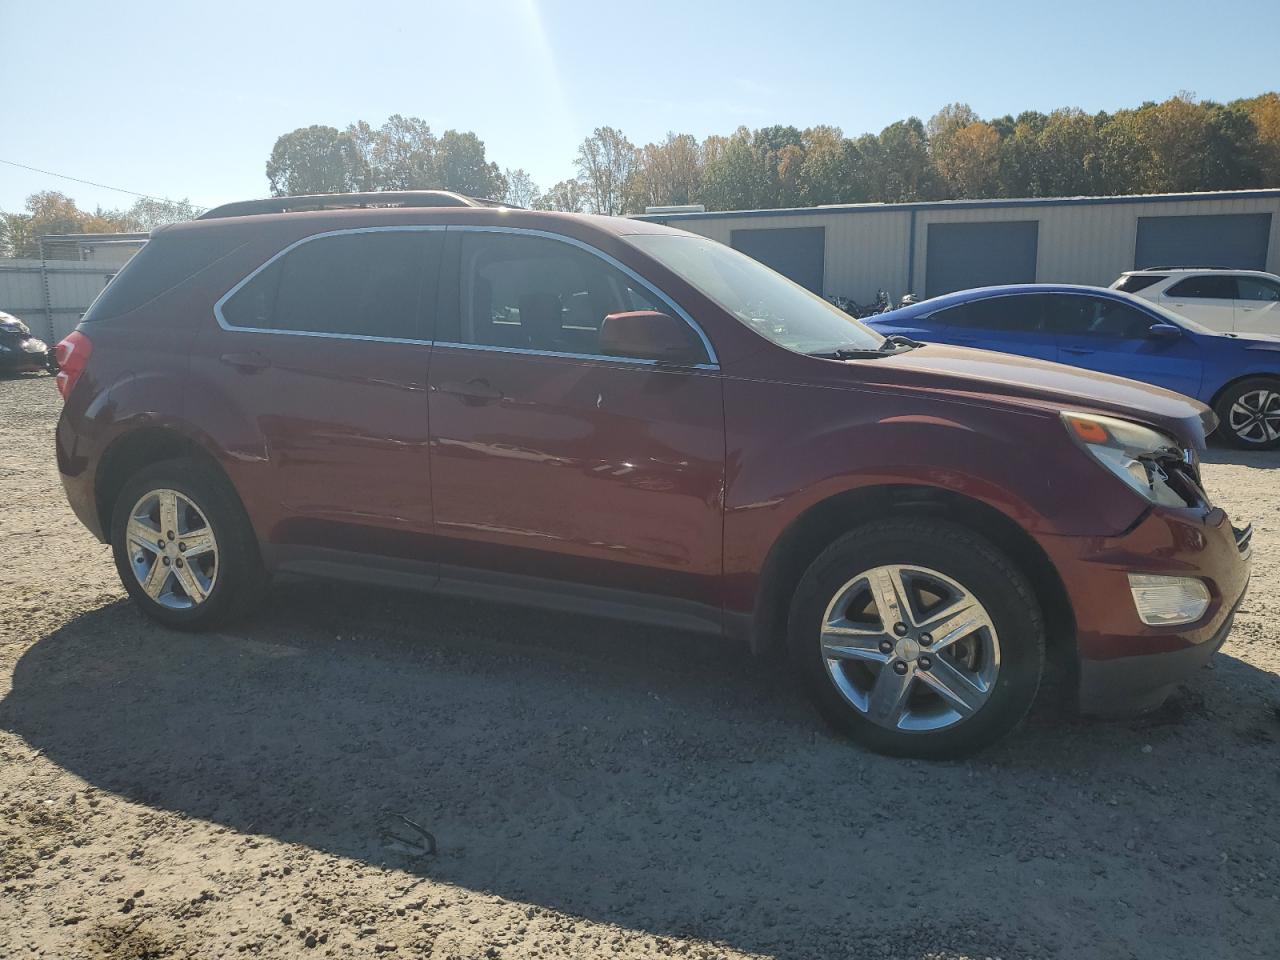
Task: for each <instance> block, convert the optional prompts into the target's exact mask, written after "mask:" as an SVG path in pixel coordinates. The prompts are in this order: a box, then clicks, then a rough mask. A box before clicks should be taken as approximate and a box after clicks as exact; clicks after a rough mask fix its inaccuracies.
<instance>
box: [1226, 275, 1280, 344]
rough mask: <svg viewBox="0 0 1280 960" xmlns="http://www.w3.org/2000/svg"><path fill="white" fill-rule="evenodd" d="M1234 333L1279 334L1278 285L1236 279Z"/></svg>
mask: <svg viewBox="0 0 1280 960" xmlns="http://www.w3.org/2000/svg"><path fill="white" fill-rule="evenodd" d="M1236 332H1237V333H1280V283H1276V281H1274V280H1269V279H1267V278H1266V277H1236Z"/></svg>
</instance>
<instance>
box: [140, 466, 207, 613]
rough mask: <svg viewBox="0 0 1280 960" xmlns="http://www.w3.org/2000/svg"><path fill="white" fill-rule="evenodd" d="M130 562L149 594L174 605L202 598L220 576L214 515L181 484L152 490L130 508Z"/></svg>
mask: <svg viewBox="0 0 1280 960" xmlns="http://www.w3.org/2000/svg"><path fill="white" fill-rule="evenodd" d="M125 537H126V542H125V549H126V550H128V552H129V565H130V566H131V567H132V568H133V574H134V576H136V577H137V578H138V583H139V584H141V585H142V589H143V591H144V592H145V593H146V595H147V596H148V597H150V598H151V599H152V600H154V601H155V602H156V603H158V604H160V605H161V606H162V607H168V608H169V609H170V610H185V609H189V608H191V607H194V606H197V605H198V604H201V603H203V602H204V601H205V600H206V599H207V598H208V596H209V594H210V592H212V590H213V586H214V584H215V583H216V582H217V579H218V542H217V541H216V540H215V539H214V536H213V529H212V528H211V527H210V526H209V521H208V520H207V519H205V515H204V514H203V513H202V512H201V510H200V508H199V507H197V506H196V505H195V504H194V503H193V502H192V501H191V500H190V499H188V498H187V497H186V496H184V495H183V494H181V493H179V492H178V491H176V490H152V491H151V492H150V493H147V494H144V495H143V496H142V497H141V499H139V500H138V502H137V503H135V504H134V505H133V509H132V510H131V511H130V512H129V525H128V527H126V528H125Z"/></svg>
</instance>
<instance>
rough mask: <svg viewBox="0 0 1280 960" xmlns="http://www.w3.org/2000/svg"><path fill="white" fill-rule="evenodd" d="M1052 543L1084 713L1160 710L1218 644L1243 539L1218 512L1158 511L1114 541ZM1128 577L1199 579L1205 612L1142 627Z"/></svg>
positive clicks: (1245, 578) (1237, 587)
mask: <svg viewBox="0 0 1280 960" xmlns="http://www.w3.org/2000/svg"><path fill="white" fill-rule="evenodd" d="M1048 539H1049V541H1051V542H1050V543H1049V544H1047V549H1049V551H1050V554H1051V559H1052V560H1053V561H1054V564H1055V566H1056V567H1057V569H1058V572H1059V574H1060V575H1061V577H1062V581H1063V585H1064V586H1065V587H1066V590H1067V595H1068V597H1069V598H1070V600H1071V606H1072V609H1073V612H1074V614H1075V619H1076V624H1075V626H1076V649H1077V653H1078V655H1079V667H1080V669H1079V681H1080V682H1079V704H1080V709H1081V711H1082V712H1083V713H1088V714H1092V715H1097V716H1124V715H1131V714H1135V713H1141V712H1143V711H1145V710H1150V709H1153V708H1154V707H1157V706H1159V705H1160V704H1161V703H1162V702H1163V701H1164V699H1165V698H1166V697H1167V696H1168V695H1169V694H1170V693H1171V692H1172V691H1173V689H1174V688H1175V687H1177V685H1178V684H1179V683H1182V682H1183V681H1185V680H1187V679H1188V678H1189V677H1190V676H1191V675H1192V674H1194V673H1195V671H1196V670H1197V669H1198V668H1200V667H1201V666H1203V665H1204V664H1205V663H1206V662H1207V661H1208V660H1209V658H1210V657H1211V656H1213V654H1214V653H1215V652H1216V651H1217V650H1218V648H1219V647H1221V646H1222V644H1223V642H1224V641H1225V640H1226V638H1227V634H1228V633H1229V632H1230V629H1231V622H1232V618H1233V617H1234V615H1235V611H1236V608H1237V607H1238V606H1239V604H1240V601H1241V600H1242V598H1243V597H1244V593H1245V590H1246V589H1247V587H1248V583H1249V568H1250V545H1249V542H1248V541H1249V534H1248V532H1247V531H1237V530H1236V529H1235V528H1233V527H1232V525H1231V523H1230V522H1229V521H1228V519H1227V515H1226V513H1225V512H1223V511H1222V510H1220V509H1218V508H1210V509H1202V510H1194V509H1185V510H1181V509H1164V508H1156V509H1153V510H1151V511H1149V512H1148V513H1147V515H1146V516H1145V517H1144V518H1143V519H1142V521H1141V522H1139V523H1138V524H1137V526H1135V527H1134V528H1133V529H1132V530H1131V531H1129V532H1128V533H1127V534H1124V535H1122V536H1119V537H1097V538H1066V537H1063V538H1048ZM1130 573H1153V574H1161V575H1165V576H1179V577H1195V578H1197V579H1199V580H1201V581H1202V582H1203V583H1205V585H1206V586H1208V588H1209V593H1210V602H1209V607H1208V609H1207V610H1206V611H1205V613H1204V615H1203V616H1202V617H1201V618H1200V619H1199V620H1197V621H1196V622H1194V623H1191V624H1186V625H1181V626H1147V625H1146V624H1144V623H1142V621H1141V620H1140V619H1139V618H1138V613H1137V610H1136V608H1135V607H1134V602H1133V596H1132V594H1131V593H1130V590H1129V582H1128V575H1129V574H1130Z"/></svg>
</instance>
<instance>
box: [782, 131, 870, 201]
mask: <svg viewBox="0 0 1280 960" xmlns="http://www.w3.org/2000/svg"><path fill="white" fill-rule="evenodd" d="M802 137H803V140H802V146H803V150H804V157H803V159H802V160H801V163H800V171H799V196H798V197H797V202H798V203H799V204H800V205H802V206H808V207H816V206H818V205H819V204H824V203H852V202H855V201H856V200H859V199H863V198H862V197H860V196H858V195H857V193H856V190H855V189H854V183H855V180H854V172H853V169H852V167H853V164H852V163H851V162H850V161H851V160H852V158H853V157H854V156H855V153H854V151H853V150H852V149H850V148H851V147H852V144H851V143H849V141H847V140H845V138H844V134H843V133H842V132H841V130H840V128H839V127H826V126H819V127H810V128H809V129H808V130H806V131H804V133H803V135H802Z"/></svg>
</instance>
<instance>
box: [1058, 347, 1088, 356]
mask: <svg viewBox="0 0 1280 960" xmlns="http://www.w3.org/2000/svg"><path fill="white" fill-rule="evenodd" d="M1062 352H1063V353H1075V354H1081V355H1083V354H1086V353H1093V351H1092V350H1090V349H1089V348H1088V347H1063V348H1062Z"/></svg>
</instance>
